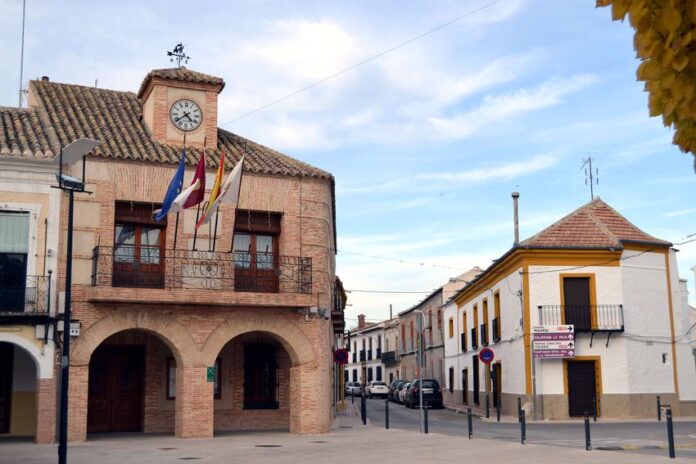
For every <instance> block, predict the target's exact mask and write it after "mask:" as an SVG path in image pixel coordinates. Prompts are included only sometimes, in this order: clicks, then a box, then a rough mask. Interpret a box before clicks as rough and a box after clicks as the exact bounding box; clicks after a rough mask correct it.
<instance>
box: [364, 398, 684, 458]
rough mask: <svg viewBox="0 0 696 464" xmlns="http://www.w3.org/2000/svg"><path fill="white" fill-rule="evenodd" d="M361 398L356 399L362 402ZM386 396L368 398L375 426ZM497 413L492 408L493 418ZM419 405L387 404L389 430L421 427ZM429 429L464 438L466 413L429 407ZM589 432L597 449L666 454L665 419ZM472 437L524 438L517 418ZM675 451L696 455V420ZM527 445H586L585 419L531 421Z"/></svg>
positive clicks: (482, 427)
mask: <svg viewBox="0 0 696 464" xmlns="http://www.w3.org/2000/svg"><path fill="white" fill-rule="evenodd" d="M359 401H360V400H359V398H356V399H355V404H356V406H359ZM384 403H385V401H384V400H383V399H372V400H367V417H368V419H369V420H370V422H371V423H372V424H373V425H374V426H382V427H384ZM493 413H494V411H493V410H492V411H491V414H492V417H494V416H493ZM419 417H420V414H419V411H418V409H408V408H406V407H405V406H402V405H398V404H395V403H389V425H390V427H391V428H397V429H408V430H419ZM428 425H429V427H428V428H429V431H430V432H432V433H441V434H445V435H455V436H461V437H462V438H463V439H466V437H467V434H468V431H467V418H466V414H461V413H456V412H454V411H450V410H447V409H435V410H433V409H430V410H428ZM590 435H591V441H592V447H593V449H595V450H600V449H606V450H616V451H623V452H637V453H645V454H655V455H663V456H667V426H666V424H665V422H657V421H654V422H603V421H602V420H601V419H598V421H597V422H591V424H590ZM473 437H474V438H486V439H496V440H505V441H517V442H519V441H520V426H519V424H518V423H515V422H500V423H497V422H490V421H487V420H482V419H479V418H477V417H474V419H473ZM674 440H675V445H676V455H677V456H678V457H685V458H686V457H689V458H693V459H696V421H689V422H682V421H679V422H674ZM526 442H527V443H536V444H542V445H552V446H570V447H577V448H583V449H584V447H585V431H584V423H583V421H582V420H579V421H577V422H572V423H568V422H565V423H557V422H550V421H549V422H541V423H540V422H537V423H527V440H526Z"/></svg>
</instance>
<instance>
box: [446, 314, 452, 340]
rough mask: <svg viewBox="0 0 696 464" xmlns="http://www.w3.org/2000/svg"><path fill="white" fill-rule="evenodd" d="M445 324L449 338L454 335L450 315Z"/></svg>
mask: <svg viewBox="0 0 696 464" xmlns="http://www.w3.org/2000/svg"><path fill="white" fill-rule="evenodd" d="M447 325H448V329H449V330H448V333H449V338H452V337H454V319H452V318H451V317H450V318H449V320H448V321H447Z"/></svg>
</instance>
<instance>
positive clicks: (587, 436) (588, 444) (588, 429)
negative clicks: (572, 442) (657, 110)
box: [585, 413, 592, 451]
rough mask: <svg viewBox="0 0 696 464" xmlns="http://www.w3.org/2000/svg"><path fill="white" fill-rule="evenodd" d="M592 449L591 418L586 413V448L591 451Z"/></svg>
mask: <svg viewBox="0 0 696 464" xmlns="http://www.w3.org/2000/svg"><path fill="white" fill-rule="evenodd" d="M591 449H592V443H591V442H590V418H589V416H588V415H587V413H585V450H586V451H590V450H591Z"/></svg>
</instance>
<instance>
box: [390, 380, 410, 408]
mask: <svg viewBox="0 0 696 464" xmlns="http://www.w3.org/2000/svg"><path fill="white" fill-rule="evenodd" d="M405 383H406V381H405V380H401V379H397V380H394V381H392V383H391V385H389V394H388V395H387V398H389V401H393V402H394V403H398V402H399V398H398V397H397V395H398V394H399V388H401V386H402V385H403V384H405Z"/></svg>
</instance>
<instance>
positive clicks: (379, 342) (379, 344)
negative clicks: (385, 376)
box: [376, 335, 382, 359]
mask: <svg viewBox="0 0 696 464" xmlns="http://www.w3.org/2000/svg"><path fill="white" fill-rule="evenodd" d="M376 357H377V359H382V336H381V335H377V356H376Z"/></svg>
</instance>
